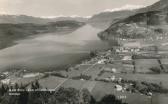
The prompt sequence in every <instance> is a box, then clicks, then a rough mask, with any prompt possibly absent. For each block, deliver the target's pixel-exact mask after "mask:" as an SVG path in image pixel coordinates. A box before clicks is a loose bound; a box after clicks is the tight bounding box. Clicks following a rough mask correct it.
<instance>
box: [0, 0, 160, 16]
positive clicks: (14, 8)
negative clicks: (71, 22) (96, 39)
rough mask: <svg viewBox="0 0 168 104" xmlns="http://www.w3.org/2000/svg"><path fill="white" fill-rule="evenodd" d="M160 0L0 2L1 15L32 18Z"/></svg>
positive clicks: (31, 0) (148, 3)
mask: <svg viewBox="0 0 168 104" xmlns="http://www.w3.org/2000/svg"><path fill="white" fill-rule="evenodd" d="M156 1H158V0H0V13H1V14H2V13H7V14H26V15H32V16H57V15H65V16H70V15H79V16H90V15H93V14H95V13H98V12H101V11H103V10H105V9H113V8H120V7H123V6H124V5H144V6H146V5H150V4H152V3H154V2H156Z"/></svg>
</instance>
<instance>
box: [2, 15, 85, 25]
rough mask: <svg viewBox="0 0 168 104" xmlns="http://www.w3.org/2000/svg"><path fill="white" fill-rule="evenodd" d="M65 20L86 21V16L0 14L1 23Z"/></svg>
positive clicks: (43, 22) (37, 22) (41, 22)
mask: <svg viewBox="0 0 168 104" xmlns="http://www.w3.org/2000/svg"><path fill="white" fill-rule="evenodd" d="M65 20H74V21H78V22H86V21H87V18H82V17H73V18H72V17H58V18H41V17H33V16H27V15H0V24H2V23H11V24H20V23H33V24H46V23H49V22H56V21H65Z"/></svg>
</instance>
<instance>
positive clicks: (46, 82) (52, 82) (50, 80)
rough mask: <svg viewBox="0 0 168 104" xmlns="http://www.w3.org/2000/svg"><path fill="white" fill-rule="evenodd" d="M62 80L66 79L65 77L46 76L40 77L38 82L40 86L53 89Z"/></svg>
mask: <svg viewBox="0 0 168 104" xmlns="http://www.w3.org/2000/svg"><path fill="white" fill-rule="evenodd" d="M64 81H66V79H64V78H59V77H54V76H49V77H47V78H44V79H40V80H39V84H40V85H41V87H42V88H47V89H55V88H56V87H57V86H59V85H60V84H62V83H63V82H64Z"/></svg>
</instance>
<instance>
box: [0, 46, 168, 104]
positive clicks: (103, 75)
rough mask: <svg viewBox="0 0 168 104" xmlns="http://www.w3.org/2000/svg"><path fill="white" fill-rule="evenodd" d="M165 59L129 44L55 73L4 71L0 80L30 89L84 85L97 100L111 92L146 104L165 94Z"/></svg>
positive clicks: (153, 50)
mask: <svg viewBox="0 0 168 104" xmlns="http://www.w3.org/2000/svg"><path fill="white" fill-rule="evenodd" d="M159 48H160V47H159ZM167 62H168V59H167V55H166V54H165V53H162V52H159V50H158V48H157V47H156V46H148V47H141V46H140V44H134V45H132V43H129V44H126V45H125V46H122V47H113V48H111V49H108V50H104V51H99V52H92V53H91V58H90V59H87V60H84V61H82V62H81V63H80V64H77V65H75V66H72V67H70V68H68V69H67V70H62V71H59V72H58V71H52V72H37V73H34V72H30V71H28V70H17V71H13V72H10V71H5V72H2V73H0V83H1V84H6V85H10V86H15V84H19V85H26V86H27V89H29V90H30V89H31V86H30V85H31V83H34V82H35V81H38V82H39V84H40V86H41V88H42V89H43V88H47V89H49V90H57V89H59V88H60V87H67V88H68V87H73V88H76V89H79V90H81V89H83V88H87V89H88V90H89V91H90V92H91V93H93V96H95V98H97V99H101V96H104V94H108V93H112V94H114V95H116V96H117V97H118V98H119V99H122V100H124V101H126V102H128V103H129V104H133V103H134V102H135V100H142V99H143V100H142V101H140V103H142V102H143V101H144V102H143V103H144V104H149V102H151V99H154V96H155V95H157V94H166V95H167V93H168V84H167V83H168V81H167V80H166V79H167V78H168V76H167V72H168V70H167V67H168V63H167ZM43 90H44V89H43ZM98 93H99V94H98ZM132 97H134V98H135V97H136V98H135V99H134V100H131V98H132Z"/></svg>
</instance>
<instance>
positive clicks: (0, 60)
mask: <svg viewBox="0 0 168 104" xmlns="http://www.w3.org/2000/svg"><path fill="white" fill-rule="evenodd" d="M100 31H102V30H100V29H97V28H93V27H92V26H90V25H85V26H83V27H81V28H79V29H77V30H75V31H74V32H72V33H68V34H59V33H47V34H40V35H37V36H36V37H32V38H28V39H24V40H20V41H17V45H14V46H12V47H8V48H5V49H3V50H0V70H1V71H2V70H6V69H11V70H13V69H17V68H20V69H24V68H25V69H27V70H31V71H48V70H61V68H62V67H63V66H71V65H72V64H75V63H77V62H79V61H80V60H82V59H84V58H86V57H87V56H88V54H89V52H90V50H101V49H106V48H108V45H107V44H106V43H104V42H102V41H101V40H99V38H98V37H97V33H98V32H100Z"/></svg>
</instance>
